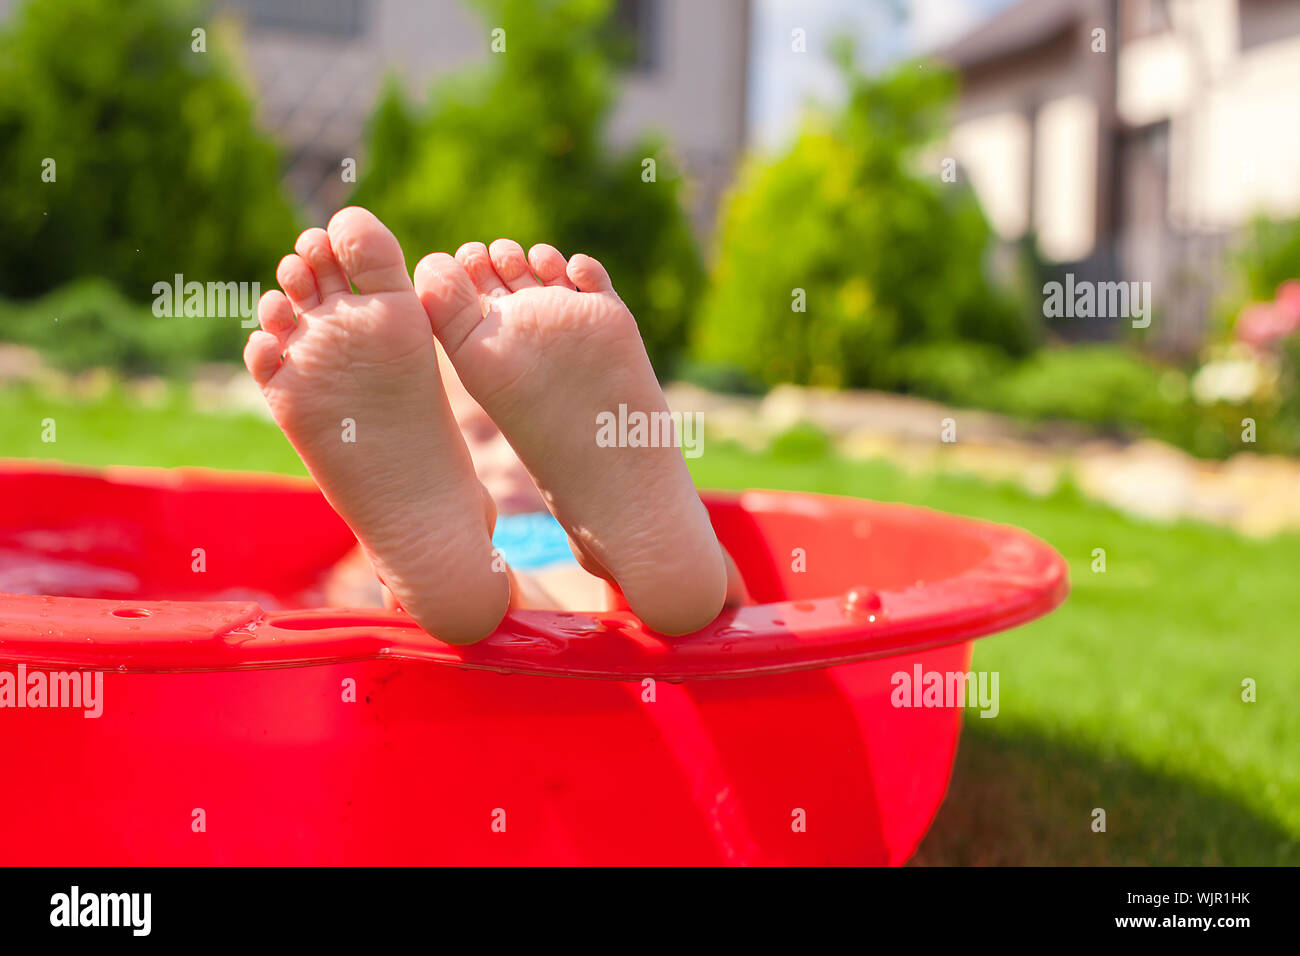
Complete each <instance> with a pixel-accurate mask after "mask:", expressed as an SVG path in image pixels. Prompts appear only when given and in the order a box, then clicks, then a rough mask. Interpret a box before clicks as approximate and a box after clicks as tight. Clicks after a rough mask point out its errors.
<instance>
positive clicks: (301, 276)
mask: <svg viewBox="0 0 1300 956" xmlns="http://www.w3.org/2000/svg"><path fill="white" fill-rule="evenodd" d="M275 281H277V282H279V283H280V288H281V289H283V290H284V294H285V295H287V296H288V297H289V301H290V302H292V303H293V307H294V309H295V310H296V311H297V312H298V313H299V314H300V315H301V314H302V313H303V312H309V311H311V310H312V309H314V308H316V306H318V305H320V291H319V290H318V289H317V288H316V275H315V273H313V272H312V271H311V267H310V266H308V265H307V263H306V261H304V260H303V258H302V256H300V255H298V254H297V253H296V252H291V253H289V254H288V255H287V256H285V257H284V258H283V259H281V260H280V264H279V265H278V266H276V269H275Z"/></svg>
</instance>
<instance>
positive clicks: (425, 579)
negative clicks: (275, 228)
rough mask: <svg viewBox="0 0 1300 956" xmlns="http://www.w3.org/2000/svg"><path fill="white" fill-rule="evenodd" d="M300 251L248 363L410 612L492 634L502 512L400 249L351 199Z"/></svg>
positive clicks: (449, 632)
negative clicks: (456, 410) (451, 400)
mask: <svg viewBox="0 0 1300 956" xmlns="http://www.w3.org/2000/svg"><path fill="white" fill-rule="evenodd" d="M294 249H295V253H294V254H293V255H289V256H285V258H284V259H283V260H282V261H281V263H280V267H279V269H277V270H276V278H277V279H278V280H279V282H280V285H281V287H282V288H283V289H284V292H283V293H281V292H278V291H274V292H268V293H266V295H264V296H262V300H261V302H259V303H258V317H259V319H260V320H261V323H262V331H258V332H254V333H253V334H252V336H250V337H249V340H248V345H247V347H246V348H245V349H244V361H245V363H246V364H247V365H248V370H249V371H250V372H251V373H252V375H253V378H255V379H256V380H257V384H258V385H260V386H261V387H262V393H263V395H265V397H266V402H267V404H268V405H269V406H270V408H271V413H272V415H274V416H275V420H276V422H277V423H278V424H279V425H280V427H281V428H282V429H283V430H284V433H285V435H287V436H288V438H289V441H291V442H292V443H293V446H294V448H296V449H297V450H298V454H299V455H301V456H302V460H303V461H304V462H305V463H306V465H307V468H308V470H309V471H310V472H311V474H312V477H313V478H314V479H316V483H317V484H318V485H320V488H321V491H323V492H324V494H325V497H326V498H327V499H329V502H330V504H331V505H333V506H334V508H335V510H336V511H338V513H339V514H340V515H342V517H343V519H344V520H345V521H347V523H348V525H349V526H350V527H351V528H352V530H353V532H355V533H356V535H357V538H358V539H359V540H360V541H361V543H362V545H363V546H364V547H365V549H366V551H367V552H368V554H369V555H370V558H371V560H372V562H373V563H374V565H375V570H376V572H377V573H378V574H379V575H380V577H381V578H382V579H383V581H384V583H385V584H387V585H388V587H389V588H390V589H391V590H392V592H393V594H394V595H395V596H396V598H397V600H398V601H400V602H401V604H402V607H403V608H404V609H405V610H406V612H407V613H408V614H410V615H411V617H413V618H414V619H415V621H416V622H417V623H419V625H420V626H421V627H423V628H424V629H425V630H426V631H428V632H429V633H431V634H434V635H436V636H437V637H439V638H440V639H442V640H444V641H448V642H450V643H457V644H459V643H468V642H470V641H475V640H478V639H480V638H482V637H486V636H487V635H488V634H490V633H491V632H492V631H493V629H494V628H495V627H496V626H497V624H498V623H500V621H501V618H502V617H503V616H504V615H505V612H506V607H507V605H508V603H509V599H510V584H509V580H508V577H507V575H505V574H502V573H498V572H497V571H495V570H494V569H493V558H492V539H491V524H492V520H493V518H494V512H492V511H491V502H490V499H488V498H487V496H486V494H485V493H484V491H483V488H482V486H481V485H480V484H479V483H478V480H477V479H476V478H475V476H474V469H473V466H472V464H471V463H470V458H469V452H468V451H467V450H466V448H465V442H464V440H463V439H462V438H461V434H460V430H459V429H458V428H457V427H456V422H455V420H454V419H453V418H452V415H451V409H450V407H449V406H448V404H447V399H446V396H445V395H444V394H443V388H442V380H441V377H440V375H439V373H438V356H437V353H436V351H435V344H434V340H433V336H432V335H431V334H430V330H429V319H428V316H426V315H425V312H424V310H423V309H422V308H421V307H420V302H419V300H418V299H417V298H416V296H415V291H414V290H413V289H412V287H411V280H410V278H409V276H408V275H407V272H406V264H405V263H404V262H403V260H402V250H401V248H400V247H399V246H398V244H397V240H396V239H395V238H393V234H392V233H390V232H389V231H388V230H387V229H386V228H385V227H384V225H383V223H381V222H380V221H379V220H378V219H376V218H375V217H374V216H373V215H371V214H370V213H369V212H367V211H366V210H364V209H358V208H355V207H352V208H348V209H344V210H342V211H341V212H339V213H338V214H337V215H335V216H334V218H333V219H331V220H330V223H329V228H328V230H325V229H308V230H307V231H306V232H304V233H303V234H302V235H301V236H300V237H299V238H298V242H297V244H296V245H295V246H294ZM349 280H350V284H349ZM353 286H354V287H355V288H356V293H355V294H353V292H352V287H353ZM286 295H287V298H286ZM295 314H296V315H297V320H296V322H295Z"/></svg>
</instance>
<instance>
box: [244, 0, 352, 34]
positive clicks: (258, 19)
mask: <svg viewBox="0 0 1300 956" xmlns="http://www.w3.org/2000/svg"><path fill="white" fill-rule="evenodd" d="M230 5H231V6H232V7H234V8H235V9H237V10H240V11H242V12H243V13H245V14H246V15H247V16H248V21H249V25H250V26H254V27H260V28H262V29H266V30H284V31H287V32H290V33H309V34H315V35H317V36H326V37H334V38H337V39H344V40H346V39H351V38H353V37H358V36H360V35H361V34H362V33H363V32H364V29H363V27H364V20H365V9H364V7H365V5H366V0H231V4H230Z"/></svg>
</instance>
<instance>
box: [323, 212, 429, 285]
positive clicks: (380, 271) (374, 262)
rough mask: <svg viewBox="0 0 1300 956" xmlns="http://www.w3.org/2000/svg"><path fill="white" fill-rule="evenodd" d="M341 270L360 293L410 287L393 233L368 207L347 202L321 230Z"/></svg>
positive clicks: (399, 248) (399, 247) (404, 262)
mask: <svg viewBox="0 0 1300 956" xmlns="http://www.w3.org/2000/svg"><path fill="white" fill-rule="evenodd" d="M325 231H326V232H327V233H328V234H329V239H330V246H331V247H332V248H333V250H334V255H335V257H336V258H337V259H338V261H339V264H340V265H341V266H343V271H344V272H346V273H347V276H348V278H349V279H350V280H351V281H352V285H353V286H355V287H356V290H357V291H358V292H360V293H363V294H365V293H376V292H404V291H406V290H408V289H410V288H411V278H410V276H408V275H407V273H406V259H405V258H404V257H403V255H402V247H401V245H400V244H398V242H397V237H396V236H394V235H393V234H392V232H390V231H389V229H388V227H387V226H385V225H384V224H383V223H382V222H380V221H379V220H378V219H377V218H376V217H375V215H374V213H372V212H370V210H368V209H362V208H361V207H360V206H348V207H347V208H346V209H340V210H339V211H338V212H336V213H335V214H334V217H333V218H332V219H330V222H329V226H328V227H326V230H325Z"/></svg>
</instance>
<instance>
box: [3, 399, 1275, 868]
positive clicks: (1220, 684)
mask: <svg viewBox="0 0 1300 956" xmlns="http://www.w3.org/2000/svg"><path fill="white" fill-rule="evenodd" d="M47 418H52V419H54V420H55V423H56V428H57V433H56V434H57V441H55V442H53V443H46V442H43V441H42V439H41V434H42V427H43V426H42V422H43V420H44V419H47ZM0 454H2V455H4V456H10V457H41V458H58V459H62V460H65V461H72V462H83V463H91V464H110V463H112V464H136V465H158V466H175V465H205V466H209V467H215V468H233V469H258V470H269V471H284V472H293V473H302V471H303V469H302V466H301V465H300V464H299V462H298V460H297V457H296V456H295V455H294V453H293V451H292V449H290V447H289V445H288V443H287V442H286V441H285V440H284V439H283V437H282V436H281V435H280V434H279V432H278V431H277V430H276V429H275V428H274V427H273V426H272V425H270V424H269V423H267V422H265V421H263V420H261V419H259V418H256V417H254V416H252V415H242V414H241V415H221V416H217V415H200V414H197V413H195V412H193V411H192V410H191V409H190V408H188V407H187V405H186V402H185V400H184V399H183V398H180V397H177V396H172V397H171V398H169V399H167V400H166V401H163V402H162V403H160V404H158V405H156V406H155V407H143V406H139V405H136V404H134V403H133V402H131V401H129V400H127V399H126V398H124V397H123V396H122V394H121V393H119V392H117V391H109V392H108V393H107V394H105V395H101V396H99V397H97V398H94V399H93V400H86V399H83V400H80V401H74V400H72V399H65V400H62V401H55V400H52V399H48V398H45V397H42V396H41V395H39V394H38V393H36V392H34V391H32V390H30V389H16V388H10V389H7V390H3V391H0ZM692 467H693V469H694V471H695V475H696V478H697V481H698V482H699V483H700V484H701V485H702V486H709V487H719V488H737V487H768V488H791V489H804V490H809V491H820V492H828V493H833V494H846V495H857V496H862V497H870V498H877V499H882V500H888V501H904V502H909V503H914V504H921V505H926V506H929V507H933V508H940V509H942V510H945V511H951V512H956V513H960V514H967V515H974V516H977V517H981V518H987V519H991V520H994V521H1003V522H1008V523H1012V524H1016V525H1020V526H1021V527H1024V528H1026V529H1028V530H1029V531H1032V532H1033V533H1035V534H1037V535H1039V536H1040V537H1042V538H1044V539H1045V540H1047V541H1049V542H1051V543H1052V544H1053V545H1054V546H1055V547H1056V548H1057V549H1058V550H1059V551H1060V552H1061V553H1062V554H1063V555H1064V556H1065V557H1066V559H1067V560H1068V561H1069V563H1070V572H1071V576H1072V579H1073V582H1074V591H1073V594H1072V596H1071V597H1070V599H1069V601H1068V602H1067V603H1066V605H1065V606H1064V607H1063V608H1061V609H1060V610H1059V611H1057V612H1056V613H1055V614H1053V615H1051V616H1050V617H1048V618H1046V619H1045V620H1042V621H1039V622H1036V623H1034V624H1032V625H1030V626H1028V627H1024V628H1021V629H1019V630H1017V631H1014V632H1011V633H1007V634H1003V635H999V636H997V637H993V638H990V639H987V640H984V641H981V642H979V644H978V645H977V650H976V655H975V667H976V668H978V669H982V670H996V671H998V672H999V674H1000V691H1001V712H1000V714H999V716H998V718H997V719H995V720H981V719H979V718H978V717H973V719H969V720H968V721H967V725H966V731H965V733H964V735H963V738H962V744H961V750H960V753H959V756H958V759H957V768H956V773H955V776H954V778H953V783H952V786H951V789H950V792H949V795H948V799H947V801H946V803H945V804H944V807H943V809H942V810H941V811H940V814H939V817H938V820H937V821H936V823H935V825H934V827H933V829H932V831H931V832H930V834H929V836H928V837H927V838H926V840H925V842H924V843H923V844H922V846H921V849H920V852H919V853H918V854H917V857H916V860H915V862H916V863H920V864H948V863H989V864H994V863H1047V864H1068V863H1116V864H1138V863H1154V864H1256V863H1258V864H1275V863H1290V864H1295V863H1300V699H1298V698H1300V644H1298V643H1297V641H1296V640H1295V635H1296V630H1297V629H1296V624H1295V622H1296V621H1297V620H1300V588H1297V587H1296V583H1295V581H1296V575H1297V571H1300V537H1297V536H1294V535H1289V536H1283V537H1278V538H1274V539H1271V540H1267V541H1251V540H1247V539H1243V538H1241V537H1238V536H1237V535H1235V534H1233V533H1231V532H1229V531H1225V530H1222V529H1218V528H1214V527H1210V526H1206V525H1200V524H1193V523H1183V524H1179V525H1175V526H1159V525H1152V524H1147V523H1143V522H1139V521H1136V520H1132V519H1129V518H1126V517H1124V516H1122V515H1120V514H1118V513H1116V512H1114V511H1111V510H1109V509H1107V508H1104V507H1101V506H1099V505H1096V504H1092V503H1090V502H1087V501H1085V500H1083V499H1082V498H1080V497H1079V495H1078V494H1077V493H1075V492H1074V491H1073V490H1072V489H1070V488H1068V487H1065V488H1062V489H1060V490H1059V491H1058V492H1056V493H1055V494H1053V495H1051V496H1049V497H1047V498H1035V497H1033V496H1031V495H1028V494H1027V493H1025V492H1022V491H1020V490H1018V489H1016V488H1013V487H1009V486H998V485H989V484H983V483H979V482H976V481H972V480H962V479H958V478H954V477H946V476H933V477H926V478H916V477H912V476H908V475H905V474H904V473H902V472H901V471H899V470H898V469H896V468H894V467H892V466H891V465H889V464H887V463H885V462H873V463H867V464H863V463H852V462H846V461H843V460H839V459H836V458H834V457H832V456H830V455H827V454H824V453H819V452H817V451H816V450H815V449H805V451H804V452H803V457H801V458H781V457H778V456H776V455H773V454H771V453H764V454H756V453H751V452H745V451H741V450H739V449H736V448H730V447H722V446H717V445H715V446H710V447H708V448H707V449H706V453H705V454H704V455H703V457H701V458H699V459H697V460H695V461H694V462H693V463H692ZM1094 548H1104V549H1105V551H1106V570H1105V572H1104V573H1094V572H1093V571H1092V569H1091V564H1092V553H1093V549H1094ZM1244 678H1252V679H1254V680H1255V681H1256V683H1257V701H1256V702H1254V703H1246V702H1243V701H1242V699H1241V687H1242V681H1243V679H1244ZM1097 807H1101V808H1104V809H1105V810H1106V814H1107V832H1105V833H1093V832H1092V830H1091V828H1090V824H1091V822H1092V811H1093V809H1094V808H1097Z"/></svg>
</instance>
